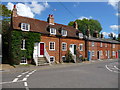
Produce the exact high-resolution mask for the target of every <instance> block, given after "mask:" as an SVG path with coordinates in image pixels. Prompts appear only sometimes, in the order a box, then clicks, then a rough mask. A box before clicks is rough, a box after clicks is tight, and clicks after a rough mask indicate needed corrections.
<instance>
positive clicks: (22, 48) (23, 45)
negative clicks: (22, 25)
mask: <svg viewBox="0 0 120 90" xmlns="http://www.w3.org/2000/svg"><path fill="white" fill-rule="evenodd" d="M21 50H25V39H22V43H21Z"/></svg>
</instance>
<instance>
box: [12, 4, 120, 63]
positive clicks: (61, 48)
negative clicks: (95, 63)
mask: <svg viewBox="0 0 120 90" xmlns="http://www.w3.org/2000/svg"><path fill="white" fill-rule="evenodd" d="M11 25H12V30H20V31H21V30H22V31H23V32H36V33H40V34H41V37H40V38H41V40H40V42H39V43H35V46H34V53H33V58H34V61H35V63H36V65H40V64H41V62H43V63H45V62H44V61H45V60H47V62H48V63H53V62H56V63H61V62H63V61H64V60H65V59H66V58H65V55H66V53H67V51H68V50H70V52H71V54H72V56H73V59H74V62H76V53H79V56H80V57H81V56H83V57H84V58H85V57H87V58H88V59H89V60H97V59H108V58H109V59H110V58H118V45H119V46H120V44H119V42H118V41H115V40H112V41H111V40H107V39H103V38H98V36H96V37H91V36H90V35H89V30H88V34H87V36H85V37H84V36H83V34H82V32H80V31H79V30H78V25H77V22H74V27H72V26H67V25H62V24H57V23H55V22H54V16H53V15H49V16H48V18H47V21H41V20H37V19H34V18H28V17H23V16H19V15H18V14H17V9H16V6H15V5H14V9H13V13H12V22H11ZM95 35H97V34H95ZM23 44H24V45H25V40H24V43H23ZM24 63H27V60H26V61H25V62H24Z"/></svg>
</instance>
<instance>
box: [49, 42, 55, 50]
mask: <svg viewBox="0 0 120 90" xmlns="http://www.w3.org/2000/svg"><path fill="white" fill-rule="evenodd" d="M49 50H55V42H49Z"/></svg>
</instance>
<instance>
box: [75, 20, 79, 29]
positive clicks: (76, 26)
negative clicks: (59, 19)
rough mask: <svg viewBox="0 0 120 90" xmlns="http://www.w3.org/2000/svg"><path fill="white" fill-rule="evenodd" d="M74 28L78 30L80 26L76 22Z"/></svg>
mask: <svg viewBox="0 0 120 90" xmlns="http://www.w3.org/2000/svg"><path fill="white" fill-rule="evenodd" d="M74 28H75V29H78V24H77V22H76V21H75V22H74Z"/></svg>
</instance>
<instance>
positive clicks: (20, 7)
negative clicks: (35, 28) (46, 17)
mask: <svg viewBox="0 0 120 90" xmlns="http://www.w3.org/2000/svg"><path fill="white" fill-rule="evenodd" d="M13 6H14V4H13V3H10V2H9V3H8V4H7V7H8V9H9V10H13ZM16 6H17V7H16V8H17V13H18V15H20V16H25V17H31V18H34V16H35V14H41V12H42V11H44V10H45V9H46V8H49V4H48V3H47V2H44V3H38V2H37V1H32V2H31V4H28V3H25V4H23V3H17V4H16Z"/></svg>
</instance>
